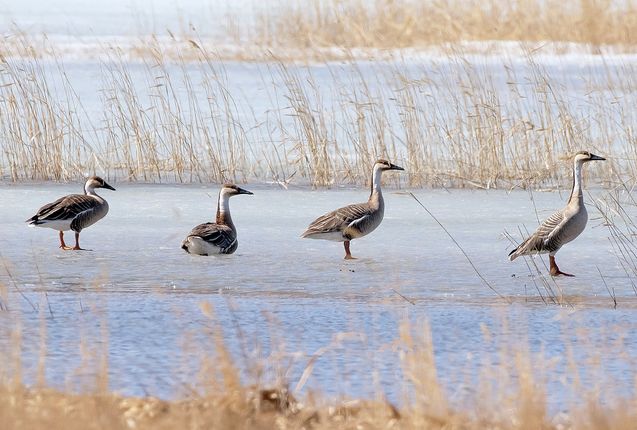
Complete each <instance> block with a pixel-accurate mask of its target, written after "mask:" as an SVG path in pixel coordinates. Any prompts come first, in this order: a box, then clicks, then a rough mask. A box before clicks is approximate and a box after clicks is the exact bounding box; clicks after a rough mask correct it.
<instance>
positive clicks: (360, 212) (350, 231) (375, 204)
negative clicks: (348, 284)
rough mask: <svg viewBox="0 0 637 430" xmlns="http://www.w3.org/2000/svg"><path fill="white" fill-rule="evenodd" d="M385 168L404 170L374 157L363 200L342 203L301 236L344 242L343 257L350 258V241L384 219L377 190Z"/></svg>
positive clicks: (382, 204) (314, 222) (310, 226)
mask: <svg viewBox="0 0 637 430" xmlns="http://www.w3.org/2000/svg"><path fill="white" fill-rule="evenodd" d="M387 170H405V169H403V168H402V167H400V166H396V165H395V164H392V163H390V162H389V161H387V160H382V159H381V160H377V161H376V163H374V167H373V169H372V185H371V193H370V195H369V199H368V200H367V202H366V203H357V204H353V205H349V206H345V207H342V208H339V209H336V210H335V211H332V212H330V213H327V214H325V215H323V216H321V217H319V218H317V219H316V220H314V221H313V222H312V223H311V224H310V225H309V227H308V228H307V230H305V231H304V232H303V234H302V235H301V237H304V238H309V239H324V240H332V241H336V242H343V246H344V247H345V260H352V259H354V257H352V253H351V252H350V241H352V240H353V239H356V238H359V237H363V236H365V235H367V234H369V233H371V232H372V231H374V230H375V229H376V227H378V226H379V225H380V223H381V221H382V220H383V213H384V211H385V202H384V201H383V193H382V192H381V190H380V183H381V176H382V174H383V172H384V171H387Z"/></svg>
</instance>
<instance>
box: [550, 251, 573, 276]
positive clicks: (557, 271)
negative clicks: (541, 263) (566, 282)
mask: <svg viewBox="0 0 637 430" xmlns="http://www.w3.org/2000/svg"><path fill="white" fill-rule="evenodd" d="M549 263H550V266H551V268H550V273H551V276H559V275H564V276H575V275H571V274H570V273H564V272H562V271H561V270H560V268H559V267H557V263H556V262H555V257H553V256H552V255H549Z"/></svg>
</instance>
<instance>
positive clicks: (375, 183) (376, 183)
mask: <svg viewBox="0 0 637 430" xmlns="http://www.w3.org/2000/svg"><path fill="white" fill-rule="evenodd" d="M382 176H383V171H382V170H381V169H380V168H374V171H373V172H372V187H371V192H370V194H369V202H370V203H372V204H374V205H377V206H378V205H382V204H383V193H382V191H381V189H380V183H381V178H382Z"/></svg>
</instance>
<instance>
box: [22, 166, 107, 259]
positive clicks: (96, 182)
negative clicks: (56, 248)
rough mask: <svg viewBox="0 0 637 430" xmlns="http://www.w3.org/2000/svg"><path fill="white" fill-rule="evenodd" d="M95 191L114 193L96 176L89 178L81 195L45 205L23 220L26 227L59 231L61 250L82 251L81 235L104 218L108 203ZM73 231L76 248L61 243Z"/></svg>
mask: <svg viewBox="0 0 637 430" xmlns="http://www.w3.org/2000/svg"><path fill="white" fill-rule="evenodd" d="M96 188H106V189H108V190H113V191H115V188H113V187H111V186H110V185H108V184H107V183H106V182H105V181H104V179H102V178H100V177H99V176H91V177H90V178H88V180H87V181H86V184H84V194H71V195H68V196H65V197H62V198H60V199H58V200H56V201H54V202H53V203H49V204H48V205H44V206H42V207H41V208H40V210H39V211H38V213H37V214H35V215H33V216H32V217H31V218H29V219H28V220H26V223H27V224H28V225H29V227H48V228H52V229H54V230H58V231H59V232H60V248H62V249H64V250H65V251H66V250H70V249H73V250H81V249H82V248H80V232H81V231H82V230H83V229H85V228H86V227H88V226H91V225H93V224H95V223H96V222H98V221H99V220H101V219H102V218H104V217H105V216H106V214H107V213H108V203H107V202H106V200H104V199H103V198H102V197H100V196H98V195H97V193H95V189H96ZM67 230H73V231H74V232H75V246H74V247H73V248H71V247H70V246H67V245H66V243H64V232H65V231H67Z"/></svg>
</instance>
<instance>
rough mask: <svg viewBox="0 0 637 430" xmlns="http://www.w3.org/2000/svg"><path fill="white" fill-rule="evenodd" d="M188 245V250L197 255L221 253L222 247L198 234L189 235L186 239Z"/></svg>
mask: <svg viewBox="0 0 637 430" xmlns="http://www.w3.org/2000/svg"><path fill="white" fill-rule="evenodd" d="M186 242H187V244H186V246H187V247H188V252H190V253H191V254H197V255H214V254H221V248H219V247H218V246H215V245H213V244H211V243H210V242H206V241H205V240H203V239H202V238H200V237H198V236H189V237H188V238H187V239H186Z"/></svg>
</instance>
